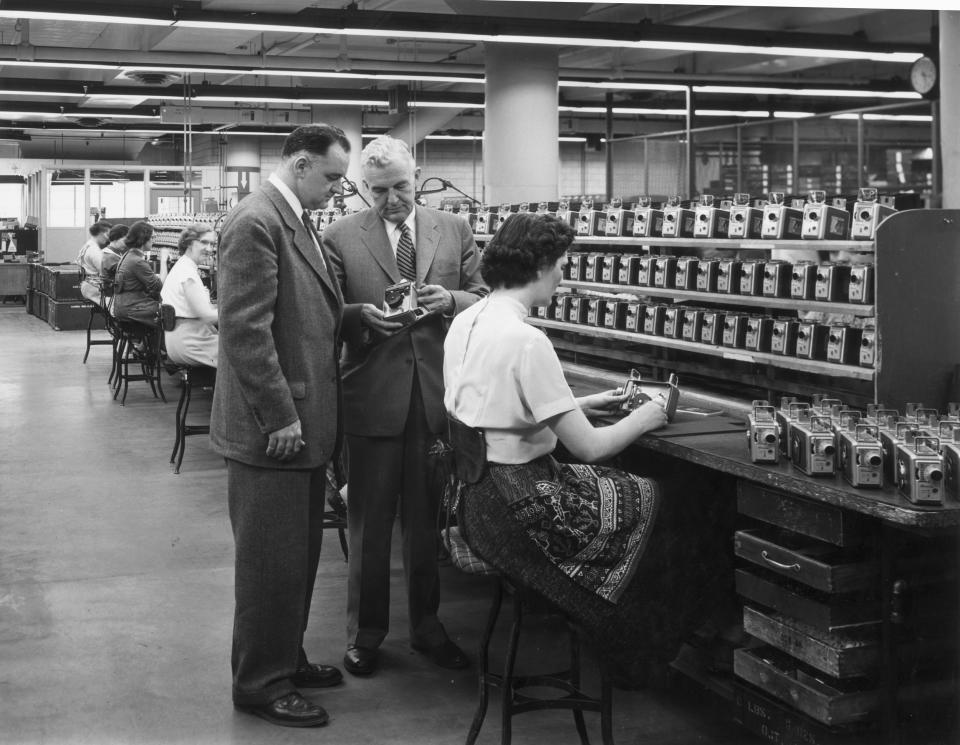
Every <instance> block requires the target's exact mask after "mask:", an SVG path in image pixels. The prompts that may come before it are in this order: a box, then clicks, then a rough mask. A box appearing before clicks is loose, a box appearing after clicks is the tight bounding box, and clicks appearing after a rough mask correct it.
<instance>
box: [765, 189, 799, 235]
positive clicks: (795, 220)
mask: <svg viewBox="0 0 960 745" xmlns="http://www.w3.org/2000/svg"><path fill="white" fill-rule="evenodd" d="M783 196H784V195H783V192H778V191H773V192H770V198H769V200H768V201H767V204H766V205H765V206H764V208H763V227H762V228H761V229H760V237H761V238H776V239H794V238H799V237H800V236H801V234H802V232H803V210H800V209H797V208H796V207H788V206H787V205H785V204H784V203H783Z"/></svg>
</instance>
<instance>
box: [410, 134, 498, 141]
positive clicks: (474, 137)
mask: <svg viewBox="0 0 960 745" xmlns="http://www.w3.org/2000/svg"><path fill="white" fill-rule="evenodd" d="M424 139H425V140H468V141H469V140H482V139H483V136H481V135H427V136H426V137H425V138H424Z"/></svg>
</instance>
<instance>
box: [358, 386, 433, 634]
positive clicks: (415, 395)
mask: <svg viewBox="0 0 960 745" xmlns="http://www.w3.org/2000/svg"><path fill="white" fill-rule="evenodd" d="M434 437H435V435H434V434H431V432H430V430H429V427H428V425H427V418H426V413H425V411H424V406H423V396H422V394H421V392H420V385H419V383H418V381H417V378H416V375H415V376H414V382H413V390H412V393H411V399H410V413H409V414H408V416H407V422H406V426H405V428H404V431H403V433H402V434H399V435H397V436H395V437H361V436H358V435H348V436H347V458H348V468H349V477H348V480H347V483H348V484H349V490H350V491H349V496H348V498H347V521H348V526H349V529H350V568H349V573H350V579H349V582H348V585H347V639H348V643H351V644H356V645H357V646H360V647H367V648H369V649H376V648H377V647H379V646H380V643H381V642H382V641H383V639H384V637H385V636H386V635H387V631H388V630H389V626H390V543H391V539H392V535H393V524H394V519H395V517H396V514H397V504H398V497H399V507H400V535H401V540H402V543H403V546H402V553H403V569H404V575H405V578H406V585H407V613H408V618H409V625H410V641H411V643H413V644H418V645H426V646H433V645H436V644H440V643H441V642H443V641H444V640H445V639H446V638H447V636H446V632H445V631H444V629H443V625H442V624H441V623H440V621H439V620H438V618H437V608H438V607H439V605H440V570H439V565H438V561H437V553H438V551H439V538H438V533H437V515H438V511H439V508H440V507H439V505H440V499H439V497H440V495H439V494H438V493H437V490H436V488H432V487H431V482H430V479H429V478H428V477H427V448H428V447H429V445H430V443H431V442H432V440H433V439H434Z"/></svg>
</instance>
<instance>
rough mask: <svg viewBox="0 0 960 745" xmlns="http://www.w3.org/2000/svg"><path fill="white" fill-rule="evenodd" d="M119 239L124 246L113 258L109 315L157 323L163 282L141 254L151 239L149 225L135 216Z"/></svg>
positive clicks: (151, 324)
mask: <svg viewBox="0 0 960 745" xmlns="http://www.w3.org/2000/svg"><path fill="white" fill-rule="evenodd" d="M123 242H124V244H125V245H126V247H127V250H126V252H125V253H124V254H123V256H121V257H120V261H118V262H117V268H116V272H115V275H116V276H115V279H114V291H113V292H114V294H113V315H114V317H115V318H116V319H117V320H118V321H136V322H137V323H142V324H143V325H144V326H158V325H159V319H158V316H159V314H160V288H161V287H162V286H163V282H162V281H161V280H160V277H159V276H158V275H157V273H156V272H154V271H153V267H151V266H150V262H148V261H147V259H146V257H145V256H144V253H145V252H147V251H149V250H150V246H151V244H152V242H153V226H152V225H151V224H150V223H148V222H146V221H144V220H138V221H137V222H135V223H134V224H133V225H131V226H130V230H129V232H128V233H127V235H126V237H124V239H123Z"/></svg>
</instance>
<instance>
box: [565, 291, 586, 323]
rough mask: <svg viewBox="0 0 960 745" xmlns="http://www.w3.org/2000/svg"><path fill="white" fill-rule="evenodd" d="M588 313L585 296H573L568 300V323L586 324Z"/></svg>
mask: <svg viewBox="0 0 960 745" xmlns="http://www.w3.org/2000/svg"><path fill="white" fill-rule="evenodd" d="M589 311H590V303H589V298H587V297H586V296H585V295H573V296H572V297H571V298H570V315H569V316H567V321H569V322H570V323H586V322H587V313H589Z"/></svg>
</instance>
